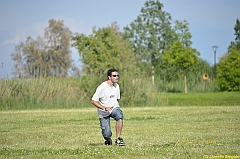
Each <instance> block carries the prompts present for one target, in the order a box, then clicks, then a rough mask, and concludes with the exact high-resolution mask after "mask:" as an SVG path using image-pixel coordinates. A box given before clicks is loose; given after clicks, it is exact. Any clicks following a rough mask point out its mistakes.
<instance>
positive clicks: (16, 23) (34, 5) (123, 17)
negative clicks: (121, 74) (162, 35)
mask: <svg viewBox="0 0 240 159" xmlns="http://www.w3.org/2000/svg"><path fill="white" fill-rule="evenodd" d="M159 1H160V2H161V3H162V4H163V6H164V7H163V10H164V11H166V12H168V13H169V14H170V15H171V17H172V20H173V21H175V20H180V21H183V20H187V22H188V23H189V26H188V27H189V29H190V33H191V34H192V39H191V41H192V42H193V44H192V47H193V48H196V49H197V50H198V51H199V52H200V53H201V55H200V58H202V59H203V60H206V61H207V62H208V63H209V64H211V65H213V64H214V52H213V49H212V46H218V49H217V52H216V57H217V59H216V60H217V62H218V59H219V57H221V56H222V55H224V54H225V53H226V52H227V48H228V46H229V45H230V42H231V41H234V38H235V36H234V29H233V28H234V26H235V24H236V20H237V19H240V9H239V8H240V0H159ZM145 2H146V0H51V1H49V0H39V1H37V0H36V1H33V0H0V78H5V77H11V72H12V70H13V64H14V62H13V61H12V60H11V56H10V54H11V53H13V52H14V49H15V46H17V45H19V44H20V42H25V41H26V38H27V37H28V36H31V37H33V38H34V39H35V38H36V37H37V36H41V37H43V36H44V35H43V34H44V28H46V27H48V21H49V20H50V19H55V20H64V24H65V26H67V27H68V28H69V29H70V30H71V31H72V32H74V33H83V34H86V35H90V34H91V33H92V28H93V27H96V28H102V27H107V26H109V25H111V23H113V22H117V24H118V25H119V26H120V29H121V30H123V28H124V27H126V26H127V25H129V24H130V23H131V22H133V21H134V20H135V19H136V18H137V16H138V15H140V13H141V12H140V11H141V8H142V7H143V6H144V3H145ZM71 56H72V58H73V60H74V61H75V64H76V65H77V66H78V67H80V66H81V62H79V55H78V52H77V50H76V49H75V48H72V55H71Z"/></svg>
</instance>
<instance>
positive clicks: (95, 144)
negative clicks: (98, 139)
mask: <svg viewBox="0 0 240 159" xmlns="http://www.w3.org/2000/svg"><path fill="white" fill-rule="evenodd" d="M103 145H104V143H90V144H89V146H103Z"/></svg>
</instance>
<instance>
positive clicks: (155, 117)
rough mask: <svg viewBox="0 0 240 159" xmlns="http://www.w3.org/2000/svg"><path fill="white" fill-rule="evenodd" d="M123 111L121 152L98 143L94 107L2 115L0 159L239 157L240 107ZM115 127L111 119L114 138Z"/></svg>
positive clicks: (0, 113) (101, 139) (26, 111)
mask: <svg viewBox="0 0 240 159" xmlns="http://www.w3.org/2000/svg"><path fill="white" fill-rule="evenodd" d="M122 109H123V112H124V128H123V134H122V137H123V138H124V140H125V142H126V146H125V147H118V146H105V145H104V144H103V143H104V140H103V138H102V136H101V130H100V128H99V120H98V118H97V113H96V109H95V108H94V107H93V106H92V107H89V108H81V109H64V110H60V109H56V110H18V111H10V110H8V111H1V112H0V117H1V118H0V158H121V159H122V158H128V159H131V158H138V159H145V158H203V157H209V158H210V157H214V156H218V155H223V156H225V155H229V156H237V157H239V156H240V116H239V114H240V106H221V107H218V106H177V107H174V106H172V107H128V108H122ZM114 125H115V124H114V121H113V120H112V129H113V138H114V137H115V131H114ZM205 155H206V156H205Z"/></svg>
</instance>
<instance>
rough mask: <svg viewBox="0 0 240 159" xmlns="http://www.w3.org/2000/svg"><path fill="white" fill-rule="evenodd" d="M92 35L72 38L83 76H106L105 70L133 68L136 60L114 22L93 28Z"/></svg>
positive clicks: (77, 35) (80, 35) (129, 44)
mask: <svg viewBox="0 0 240 159" xmlns="http://www.w3.org/2000/svg"><path fill="white" fill-rule="evenodd" d="M92 32H93V33H92V34H91V35H89V36H87V35H84V34H78V33H77V34H76V35H75V36H74V37H73V41H74V44H73V46H75V47H76V48H77V49H78V52H79V55H80V58H81V61H82V62H83V64H84V71H85V74H90V73H91V74H97V75H98V76H99V77H104V78H105V76H106V69H108V68H117V69H119V70H128V69H129V68H131V67H133V66H134V63H135V61H136V58H135V56H134V54H133V52H132V50H131V43H130V42H128V41H125V40H123V39H122V35H121V32H120V31H119V26H118V25H117V23H116V22H114V23H112V25H111V26H108V27H103V28H99V29H96V28H93V30H92Z"/></svg>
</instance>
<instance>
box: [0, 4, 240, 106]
mask: <svg viewBox="0 0 240 159" xmlns="http://www.w3.org/2000/svg"><path fill="white" fill-rule="evenodd" d="M188 25H189V24H188V22H187V21H186V20H183V21H178V20H175V21H173V20H172V19H171V16H170V14H169V13H167V12H166V11H163V4H161V3H160V2H159V0H147V1H146V2H145V4H144V6H143V7H142V9H141V11H140V14H139V16H137V18H136V19H135V20H133V22H131V23H130V24H129V26H126V27H124V28H123V31H120V28H119V26H118V24H117V22H114V23H112V24H111V25H110V26H106V27H103V28H96V27H94V28H93V29H92V34H90V35H84V34H82V33H72V32H71V31H70V29H69V28H68V27H66V26H65V25H64V22H63V21H60V20H54V19H51V20H49V26H48V27H47V28H45V29H44V31H45V33H44V36H43V37H40V36H39V37H37V38H36V39H33V38H31V37H28V38H27V40H26V41H25V42H22V43H21V44H20V45H18V46H16V47H15V51H14V52H13V53H12V55H11V56H12V59H13V61H14V62H15V67H14V70H13V72H12V73H13V75H14V76H15V77H16V78H17V79H16V80H10V81H5V80H4V81H1V101H2V103H4V102H6V101H9V102H10V100H7V99H11V98H15V97H16V96H18V95H19V94H20V93H22V94H26V95H27V96H29V97H30V96H33V97H34V95H36V94H34V93H36V92H38V89H37V88H39V87H38V84H40V85H41V86H42V87H41V88H42V89H40V90H41V92H38V94H37V95H36V99H35V98H34V99H32V98H31V99H29V100H32V101H34V102H36V103H37V102H40V101H43V102H47V101H48V100H46V99H45V98H40V97H42V96H43V97H44V96H45V95H44V94H47V95H48V96H51V97H53V96H54V98H52V101H54V100H62V99H65V98H58V97H61V95H64V93H62V94H61V93H60V92H61V90H58V87H59V88H62V89H68V88H72V87H75V89H76V90H78V91H77V92H75V91H74V90H75V89H73V90H72V93H73V94H76V96H79V98H78V99H79V100H80V99H86V98H88V97H90V96H91V95H92V93H93V92H94V89H95V86H97V85H98V84H99V83H100V82H102V81H103V80H106V78H107V77H106V71H107V70H108V69H109V68H117V69H118V70H119V71H120V72H119V73H120V85H121V93H122V97H123V101H124V102H126V103H128V104H131V103H134V105H142V104H146V103H147V102H148V101H149V99H150V96H149V95H150V94H151V93H152V92H185V93H187V92H213V91H239V90H240V65H239V63H240V48H239V44H240V32H239V31H240V23H239V20H238V19H237V21H236V25H235V27H234V30H235V35H236V38H235V41H233V42H231V43H230V46H229V51H228V52H227V53H226V54H225V55H224V56H223V57H222V58H221V59H220V61H219V63H218V64H217V78H216V79H215V78H214V67H212V66H210V64H209V63H207V62H206V61H204V60H202V59H201V58H199V55H200V52H198V51H197V49H195V48H193V47H192V46H191V45H192V41H191V37H192V35H191V33H190V31H189V28H188ZM71 47H75V48H76V49H77V50H78V52H79V59H80V60H81V62H82V64H83V67H82V68H81V70H80V68H77V67H76V66H74V65H73V63H72V61H73V60H72V59H71V57H70V54H71V51H70V50H71ZM204 74H205V77H206V75H207V77H208V78H205V79H203V75H204ZM63 77H64V78H66V79H62V78H63ZM70 77H71V78H70ZM49 78H50V79H54V80H50V81H51V82H50V83H51V85H52V88H53V90H51V89H50V88H51V86H47V87H45V86H44V85H43V83H45V84H46V83H48V82H46V81H48V80H47V79H49ZM73 78H76V79H75V80H74V79H73ZM69 79H71V80H69ZM68 80H69V82H73V83H72V84H70V83H69V85H68V84H67V81H68ZM29 81H31V82H30V83H32V84H31V85H30V86H27V85H26V84H27V83H29ZM41 81H42V82H41ZM63 81H65V82H63ZM76 81H77V82H76ZM34 82H36V84H34ZM54 82H55V83H54ZM62 82H63V83H64V84H67V86H66V87H63V86H62V87H61V86H60V83H62ZM11 84H13V85H11ZM48 84H49V83H48ZM23 85H24V87H23ZM46 85H47V84H46ZM32 87H36V88H34V89H33V88H32ZM47 90H49V91H50V92H48V91H47ZM62 91H63V92H68V91H67V90H62ZM68 94H69V95H68V97H69V98H67V99H69V101H71V99H70V98H71V96H73V94H71V91H70V92H68ZM58 95H59V96H58ZM151 97H152V96H151ZM19 99H20V98H19ZM24 100H26V101H28V98H24ZM64 101H66V100H64ZM67 101H68V100H67ZM10 103H11V102H10ZM65 104H67V103H65ZM10 105H11V104H10Z"/></svg>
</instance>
